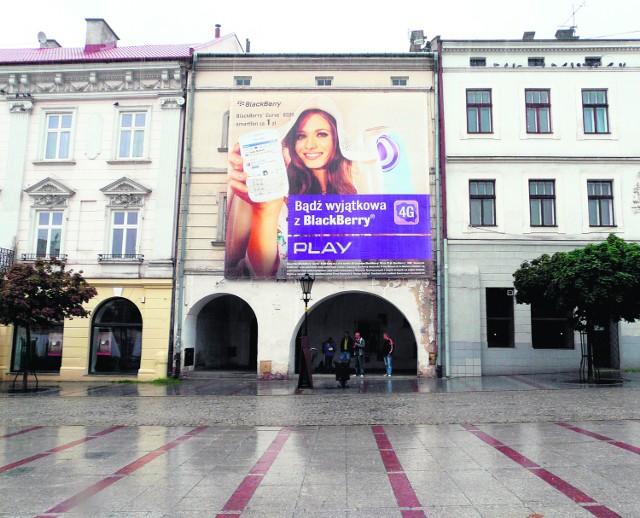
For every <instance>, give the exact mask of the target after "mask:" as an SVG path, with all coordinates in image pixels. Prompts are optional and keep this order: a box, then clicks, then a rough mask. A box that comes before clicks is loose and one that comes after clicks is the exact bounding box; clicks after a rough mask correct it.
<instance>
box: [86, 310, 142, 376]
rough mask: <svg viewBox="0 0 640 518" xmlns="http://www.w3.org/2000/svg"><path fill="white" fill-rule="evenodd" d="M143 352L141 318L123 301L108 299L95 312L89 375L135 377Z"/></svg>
mask: <svg viewBox="0 0 640 518" xmlns="http://www.w3.org/2000/svg"><path fill="white" fill-rule="evenodd" d="M141 350H142V315H141V314H140V311H139V310H138V308H137V307H136V306H135V304H133V303H132V302H130V301H128V300H127V299H123V298H115V299H111V300H108V301H107V302H105V303H104V304H103V305H102V306H100V307H99V308H98V309H97V310H96V311H95V313H94V317H93V324H92V333H91V362H90V366H89V372H90V373H91V374H137V372H138V370H139V369H140V356H141Z"/></svg>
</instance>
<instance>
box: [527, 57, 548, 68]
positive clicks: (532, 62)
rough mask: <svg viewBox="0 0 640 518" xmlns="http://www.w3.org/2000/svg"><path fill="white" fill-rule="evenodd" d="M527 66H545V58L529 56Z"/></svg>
mask: <svg viewBox="0 0 640 518" xmlns="http://www.w3.org/2000/svg"><path fill="white" fill-rule="evenodd" d="M527 66H530V67H543V66H544V58H528V59H527Z"/></svg>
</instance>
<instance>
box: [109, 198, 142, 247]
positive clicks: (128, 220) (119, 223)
mask: <svg viewBox="0 0 640 518" xmlns="http://www.w3.org/2000/svg"><path fill="white" fill-rule="evenodd" d="M137 243H138V211H137V210H116V211H113V212H112V224H111V254H112V255H113V257H120V258H123V259H124V258H135V257H133V256H134V255H135V254H136V247H137Z"/></svg>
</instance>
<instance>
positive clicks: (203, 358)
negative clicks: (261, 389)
mask: <svg viewBox="0 0 640 518" xmlns="http://www.w3.org/2000/svg"><path fill="white" fill-rule="evenodd" d="M257 358H258V322H257V320H256V315H255V313H254V312H253V310H252V309H251V307H250V306H249V304H247V303H246V302H245V301H244V300H242V299H241V298H240V297H236V296H235V295H222V296H220V297H216V298H215V299H213V300H211V301H210V302H208V303H207V304H206V305H205V306H204V307H203V308H202V310H201V311H200V313H199V314H198V319H197V325H196V350H195V365H194V368H195V370H246V371H253V372H255V371H256V370H257V361H258V360H257Z"/></svg>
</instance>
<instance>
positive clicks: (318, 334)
mask: <svg viewBox="0 0 640 518" xmlns="http://www.w3.org/2000/svg"><path fill="white" fill-rule="evenodd" d="M308 318H309V340H310V346H311V347H312V348H315V349H316V351H315V354H314V367H315V369H316V372H317V371H318V368H319V367H324V354H323V352H322V344H323V343H324V341H325V340H327V338H328V337H330V336H331V337H333V339H334V341H335V342H336V344H338V345H339V344H340V340H341V338H342V337H343V335H344V332H345V331H349V332H350V333H351V336H352V337H353V336H354V334H355V332H356V331H359V332H360V334H361V335H362V337H363V338H364V339H365V341H366V349H365V375H366V373H374V374H375V373H378V374H382V373H383V372H384V361H383V359H382V333H384V332H385V331H386V332H388V333H389V335H390V337H391V338H392V339H393V341H394V342H395V344H396V350H395V352H394V357H393V362H394V363H393V372H394V373H396V374H412V375H415V374H417V372H418V346H417V342H416V338H415V336H414V334H413V330H412V329H411V326H410V325H409V322H408V321H407V320H406V319H405V317H404V315H403V314H402V313H401V312H400V310H398V308H396V307H395V306H394V305H393V304H391V303H390V302H388V301H387V300H385V299H383V298H381V297H378V296H375V295H370V294H368V293H342V294H339V295H335V296H333V297H329V298H327V299H325V300H323V301H322V302H320V303H319V304H318V305H316V306H313V307H312V308H311V309H310V310H309V317H308ZM303 328H304V322H301V324H300V328H299V329H298V333H297V336H296V344H299V343H300V336H301V334H302V332H303ZM298 352H299V348H298V347H296V350H295V354H296V356H295V360H296V363H295V369H296V372H298V367H299V358H298ZM321 364H322V365H321Z"/></svg>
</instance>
